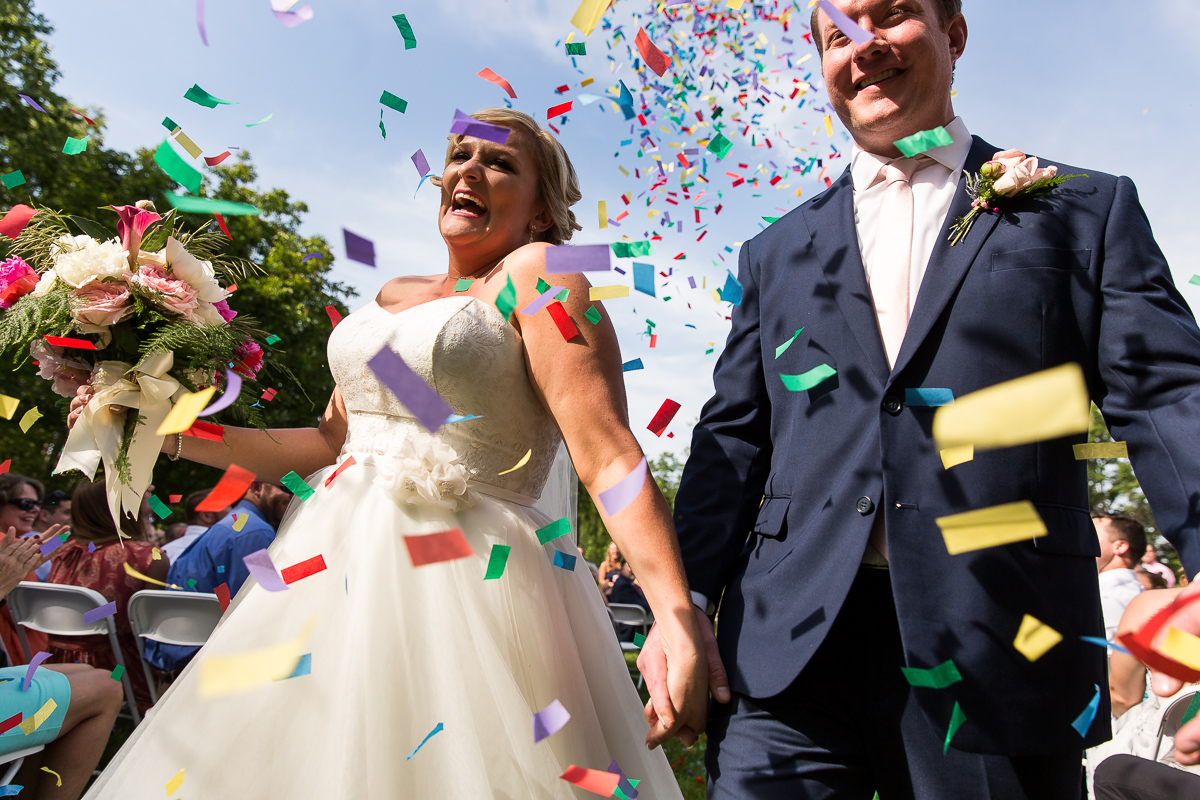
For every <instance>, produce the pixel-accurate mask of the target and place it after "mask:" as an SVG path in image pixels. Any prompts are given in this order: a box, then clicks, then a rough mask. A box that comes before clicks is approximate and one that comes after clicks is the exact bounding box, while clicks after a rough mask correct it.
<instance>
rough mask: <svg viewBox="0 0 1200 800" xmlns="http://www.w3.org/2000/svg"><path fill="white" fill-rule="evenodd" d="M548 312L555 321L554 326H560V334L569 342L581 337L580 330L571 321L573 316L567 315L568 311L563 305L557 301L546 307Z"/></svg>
mask: <svg viewBox="0 0 1200 800" xmlns="http://www.w3.org/2000/svg"><path fill="white" fill-rule="evenodd" d="M546 311H547V312H549V314H550V318H551V319H553V320H554V324H555V325H557V326H558V332H559V333H561V334H562V337H563V338H564V339H566V340H567V341H568V342H569V341H571V340H572V339H574V338H575V337H576V336H578V335H579V329H578V328H576V327H575V323H574V322H572V321H571V315H570V314H568V313H567V309H565V308H564V307H563V304H562V303H560V302H559V301H557V300H555V301H554V302H553V303H551V304H550V305H548V306H546Z"/></svg>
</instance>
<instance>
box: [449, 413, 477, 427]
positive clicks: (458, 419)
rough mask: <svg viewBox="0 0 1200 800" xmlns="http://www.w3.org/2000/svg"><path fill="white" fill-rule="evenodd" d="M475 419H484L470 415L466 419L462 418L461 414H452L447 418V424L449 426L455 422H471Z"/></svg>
mask: <svg viewBox="0 0 1200 800" xmlns="http://www.w3.org/2000/svg"><path fill="white" fill-rule="evenodd" d="M473 419H483V417H480V416H476V415H475V414H468V415H467V416H465V417H464V416H461V415H459V414H451V415H450V416H448V417H446V422H445V424H446V425H449V424H451V423H454V422H469V421H470V420H473Z"/></svg>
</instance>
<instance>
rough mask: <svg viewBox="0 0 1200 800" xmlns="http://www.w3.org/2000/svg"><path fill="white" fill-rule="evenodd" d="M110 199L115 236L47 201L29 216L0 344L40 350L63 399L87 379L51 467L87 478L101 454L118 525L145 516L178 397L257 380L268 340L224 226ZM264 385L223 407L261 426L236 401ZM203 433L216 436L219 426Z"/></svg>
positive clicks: (4, 278) (24, 355)
mask: <svg viewBox="0 0 1200 800" xmlns="http://www.w3.org/2000/svg"><path fill="white" fill-rule="evenodd" d="M143 205H146V206H149V204H148V203H143ZM113 210H114V211H115V212H116V213H117V223H116V233H115V235H114V234H113V233H112V231H110V230H108V229H106V228H105V227H104V226H102V225H100V224H99V223H96V222H94V221H92V220H88V219H84V218H81V217H76V216H64V215H61V214H58V213H57V212H55V211H53V210H49V209H41V210H39V211H38V213H37V214H36V216H34V218H33V220H32V221H31V222H30V223H29V225H27V226H26V227H25V229H24V230H23V231H22V233H21V235H20V236H19V237H18V238H17V240H16V242H15V244H14V246H13V250H14V252H15V253H16V255H14V256H13V257H11V258H9V259H8V260H7V261H4V262H0V308H2V309H4V311H2V312H0V354H3V355H5V356H11V357H12V358H13V362H14V364H15V365H16V366H20V365H21V364H23V363H24V362H25V360H27V359H28V358H30V357H32V358H33V360H34V361H35V363H36V364H37V366H38V373H39V375H40V376H41V377H42V378H45V379H46V380H49V381H52V382H53V389H54V391H55V393H57V394H59V395H62V396H63V397H73V396H74V395H75V393H76V390H77V389H78V388H79V387H80V386H82V385H84V384H86V383H89V382H90V383H91V385H92V387H93V388H94V389H95V394H94V395H93V397H92V399H91V401H90V402H89V403H88V404H87V406H85V408H84V410H83V413H82V414H81V415H80V417H79V419H78V420H77V422H76V424H75V426H74V427H73V428H72V429H71V433H70V435H69V436H68V438H67V444H66V447H65V448H64V450H63V453H62V456H61V457H60V458H59V461H58V465H57V466H56V467H55V472H56V473H58V472H65V471H67V470H70V469H77V470H79V471H80V472H82V473H83V474H84V475H86V476H88V478H89V479H90V478H91V477H92V476H93V475H94V474H95V472H96V468H97V467H98V466H99V465H100V463H103V464H104V473H105V481H106V484H107V487H108V500H109V508H110V510H111V511H112V514H113V519H114V521H117V522H118V526H117V527H118V530H120V524H119V519H120V514H121V513H122V511H123V512H124V513H127V514H131V515H132V516H133V517H134V518H136V517H137V516H138V511H139V509H140V507H141V502H142V496H143V494H144V493H145V491H146V488H147V487H148V486H149V485H150V481H151V473H152V470H153V467H154V463H155V461H156V460H157V458H158V453H159V450H160V449H161V447H162V442H163V438H164V437H162V436H159V435H157V434H156V433H155V431H157V429H158V427H159V425H160V424H161V423H162V422H163V420H164V419H165V418H166V416H167V414H168V413H169V412H170V410H171V407H172V405H173V403H174V401H175V400H177V399H179V398H180V397H181V396H182V395H184V394H186V393H188V392H194V391H197V390H199V389H203V388H206V387H208V386H212V385H214V384H215V385H218V386H220V385H221V384H225V385H226V387H227V388H228V389H229V390H230V391H231V392H233V391H237V387H238V386H239V385H240V384H241V382H242V379H243V378H244V379H247V380H250V381H252V382H253V381H254V378H255V376H256V374H257V373H258V371H259V369H261V368H262V366H263V351H262V348H261V347H260V346H259V345H258V344H257V342H256V341H255V337H256V336H259V335H261V332H260V331H257V330H255V329H254V327H253V326H252V324H251V323H250V321H248V320H247V319H245V318H244V317H243V318H241V319H238V318H237V317H238V315H237V312H236V311H234V310H232V309H231V308H230V307H229V304H228V302H227V297H228V296H229V292H228V291H227V290H226V289H224V288H222V286H221V283H222V280H223V279H224V280H226V281H227V280H228V279H229V278H232V277H233V276H234V268H235V265H234V264H233V263H232V262H230V261H228V260H225V259H222V258H221V257H220V256H219V251H220V248H221V244H222V241H223V238H224V237H223V236H222V235H221V234H218V233H214V232H210V231H208V230H207V229H201V230H200V231H197V232H192V233H187V232H185V231H183V229H182V227H181V226H180V225H179V224H178V222H177V220H176V218H175V212H174V211H171V212H169V213H168V214H167V215H166V216H159V215H158V214H157V213H155V212H154V211H153V210H150V208H139V207H137V206H120V207H117V206H114V207H113ZM68 223H70V225H69V224H68ZM73 229H78V230H79V231H81V234H80V235H75V234H73ZM243 269H244V267H243ZM256 394H257V392H254V393H251V392H247V393H245V394H242V395H240V396H239V397H238V398H237V399H232V398H229V399H228V400H229V402H228V403H226V402H222V403H219V405H220V406H221V407H225V406H226V405H232V407H233V408H234V410H235V412H237V413H239V414H240V416H241V418H242V419H244V420H246V421H247V422H249V423H250V424H254V425H259V426H261V424H262V423H261V421H260V419H259V418H258V413H257V409H252V408H251V407H250V403H249V402H248V401H246V400H244V399H242V398H244V397H247V396H250V397H253V396H255V395H256ZM222 400H226V398H222ZM215 405H218V404H214V406H215ZM197 428H204V426H202V425H200V426H197ZM214 429H215V431H216V433H214V432H213V431H214ZM208 438H219V428H217V426H209V428H208Z"/></svg>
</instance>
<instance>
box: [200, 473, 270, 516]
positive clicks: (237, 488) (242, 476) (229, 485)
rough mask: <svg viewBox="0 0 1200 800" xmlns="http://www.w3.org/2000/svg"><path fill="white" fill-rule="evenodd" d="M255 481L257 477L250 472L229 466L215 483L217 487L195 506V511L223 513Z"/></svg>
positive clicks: (239, 498) (240, 497)
mask: <svg viewBox="0 0 1200 800" xmlns="http://www.w3.org/2000/svg"><path fill="white" fill-rule="evenodd" d="M255 480H257V476H256V475H255V474H254V473H253V472H251V471H250V470H248V469H242V468H241V467H239V466H238V465H237V464H230V465H229V469H227V470H225V474H224V475H222V476H221V480H219V481H217V485H216V486H215V487H214V488H213V490H212V491H211V492H209V493H208V497H206V498H204V500H203V501H201V503H200V505H198V506H196V510H197V511H224V510H225V509H226V508H227V507H228V506H231V505H233V504H234V503H236V502H237V501H238V500H241V499H242V495H244V494H245V493H246V490H247V489H249V488H250V484H252V483H254V481H255Z"/></svg>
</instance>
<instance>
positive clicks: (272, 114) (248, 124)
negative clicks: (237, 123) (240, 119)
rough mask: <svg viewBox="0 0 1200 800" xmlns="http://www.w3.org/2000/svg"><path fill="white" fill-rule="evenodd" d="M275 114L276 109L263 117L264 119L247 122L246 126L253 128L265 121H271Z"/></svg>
mask: <svg viewBox="0 0 1200 800" xmlns="http://www.w3.org/2000/svg"><path fill="white" fill-rule="evenodd" d="M273 116H275V112H274V111H272V112H271V113H270V114H267V115H266V116H265V117H263V118H262V119H260V120H259V121H258V122H247V123H246V127H247V128H253V127H255V126H258V125H262V124H263V123H264V122H270V121H271V117H273Z"/></svg>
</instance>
